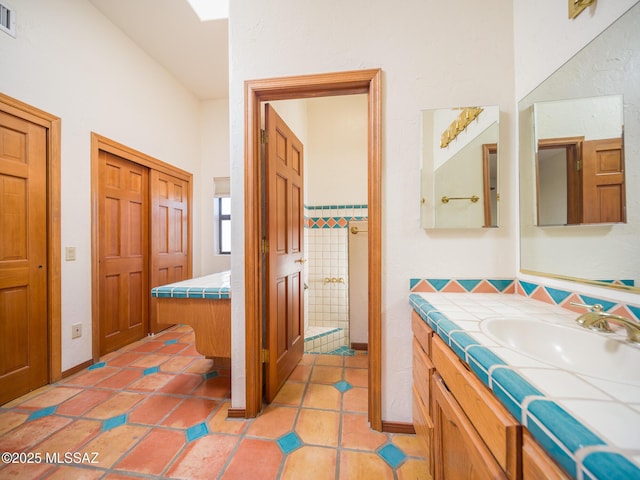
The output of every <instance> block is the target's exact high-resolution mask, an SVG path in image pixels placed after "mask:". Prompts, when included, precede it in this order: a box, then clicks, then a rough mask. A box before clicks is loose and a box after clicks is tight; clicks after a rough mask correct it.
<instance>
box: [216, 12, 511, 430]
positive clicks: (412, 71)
mask: <svg viewBox="0 0 640 480" xmlns="http://www.w3.org/2000/svg"><path fill="white" fill-rule="evenodd" d="M487 25H491V28H487ZM374 26H375V27H374ZM229 31H230V48H231V57H230V58H231V64H230V79H231V82H230V84H231V85H230V122H231V172H232V175H231V176H232V188H233V189H234V195H237V192H238V191H243V184H242V178H243V174H244V171H243V168H244V126H243V125H244V92H243V82H244V81H245V80H249V79H258V78H269V77H281V76H287V75H302V74H310V73H321V72H335V71H345V70H354V69H364V68H378V67H379V68H381V69H382V71H383V105H382V108H383V139H382V144H383V185H382V190H383V211H382V221H383V225H382V226H383V238H382V242H383V252H382V257H383V264H382V273H383V286H382V287H383V304H382V308H383V311H382V335H383V345H382V357H383V358H382V362H383V365H382V367H383V378H382V388H383V398H382V408H383V411H382V418H383V419H384V420H389V421H407V422H408V421H410V420H411V349H410V348H409V345H410V342H411V329H410V324H409V318H410V308H409V302H408V291H409V279H410V278H412V277H422V276H424V275H433V276H441V275H448V276H478V275H480V276H499V277H513V276H514V275H515V262H514V258H515V248H516V244H515V198H516V197H515V181H514V175H515V170H514V164H515V153H514V152H515V149H514V145H515V144H514V142H513V140H512V139H513V138H514V137H515V132H514V130H513V127H512V126H513V124H514V119H513V113H514V100H513V99H514V91H513V50H512V34H513V32H512V2H511V1H509V0H489V1H487V2H482V3H473V2H465V5H464V8H462V5H460V3H459V2H436V1H434V0H431V1H424V0H409V1H406V2H403V4H402V8H399V7H398V6H397V5H394V4H392V3H390V2H382V1H374V2H371V1H365V0H354V1H351V2H340V1H338V0H328V1H325V2H312V3H309V2H298V1H295V0H278V1H274V2H269V3H268V4H267V3H264V2H257V1H255V2H232V3H231V5H230V19H229ZM451 105H499V106H500V111H501V116H502V118H501V127H502V130H501V139H500V145H501V159H503V160H504V161H503V162H502V163H501V165H502V167H501V168H503V170H502V172H501V177H500V178H501V179H504V181H503V185H501V188H500V191H501V192H502V194H503V202H504V206H503V207H502V208H503V211H502V212H501V213H502V214H503V217H502V218H503V219H504V221H503V223H502V225H503V227H501V228H500V229H490V230H487V231H478V232H473V233H466V232H464V233H462V232H458V231H456V232H453V233H452V232H444V233H442V232H439V233H436V234H429V235H427V233H426V232H425V231H424V230H422V229H421V228H420V227H419V222H418V218H419V207H420V186H419V164H420V111H421V110H424V109H428V108H440V107H445V106H451ZM236 198H237V197H236ZM243 209H244V205H243V203H242V202H237V203H235V204H234V206H233V212H232V215H234V217H235V218H240V217H241V216H242V214H243ZM233 236H234V239H235V240H234V241H235V242H239V241H241V239H242V238H243V237H244V228H243V225H242V224H241V223H240V222H236V223H234V228H233ZM243 265H244V256H243V255H242V256H241V255H237V256H236V255H234V256H233V258H232V277H231V278H232V288H233V291H234V297H233V302H232V303H233V305H232V319H233V328H232V346H233V355H234V358H235V359H236V360H237V361H236V362H235V363H234V367H233V379H232V390H233V392H234V393H233V399H232V403H233V406H234V407H238V408H239V407H242V406H244V402H245V378H244V358H245V352H244V337H245V328H244V320H245V319H244V300H245V299H244V292H241V290H242V288H243V285H244V269H243ZM236 292H238V294H237V295H236Z"/></svg>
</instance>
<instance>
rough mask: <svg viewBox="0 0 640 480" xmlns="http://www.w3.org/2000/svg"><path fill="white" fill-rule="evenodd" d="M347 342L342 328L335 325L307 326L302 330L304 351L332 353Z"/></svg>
mask: <svg viewBox="0 0 640 480" xmlns="http://www.w3.org/2000/svg"><path fill="white" fill-rule="evenodd" d="M346 344H347V340H346V339H345V337H344V330H343V329H341V328H336V327H315V326H314V327H307V329H306V330H305V331H304V351H305V352H306V353H332V352H334V351H336V350H338V349H339V348H340V347H343V346H345V345H346Z"/></svg>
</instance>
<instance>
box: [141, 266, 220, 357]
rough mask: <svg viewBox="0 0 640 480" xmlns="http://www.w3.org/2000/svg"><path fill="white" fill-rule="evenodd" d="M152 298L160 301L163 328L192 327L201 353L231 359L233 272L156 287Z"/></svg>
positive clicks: (159, 319) (197, 348)
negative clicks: (231, 280)
mask: <svg viewBox="0 0 640 480" xmlns="http://www.w3.org/2000/svg"><path fill="white" fill-rule="evenodd" d="M151 296H152V297H154V298H156V299H157V315H158V317H157V320H158V323H159V324H164V325H167V324H168V325H173V324H176V323H180V324H185V325H189V326H190V327H192V328H193V331H194V333H195V345H196V350H198V352H199V353H201V354H202V355H204V356H206V357H212V358H231V288H230V272H228V271H227V272H220V273H214V274H212V275H206V276H203V277H198V278H192V279H190V280H184V281H182V282H176V283H171V284H168V285H162V286H159V287H154V288H153V289H152V290H151Z"/></svg>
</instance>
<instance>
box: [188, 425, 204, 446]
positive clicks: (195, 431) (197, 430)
mask: <svg viewBox="0 0 640 480" xmlns="http://www.w3.org/2000/svg"><path fill="white" fill-rule="evenodd" d="M208 433H209V429H208V428H207V424H206V423H204V422H202V423H199V424H197V425H194V426H193V427H189V428H187V443H189V442H193V441H194V440H197V439H198V438H200V437H204V436H205V435H207V434H208Z"/></svg>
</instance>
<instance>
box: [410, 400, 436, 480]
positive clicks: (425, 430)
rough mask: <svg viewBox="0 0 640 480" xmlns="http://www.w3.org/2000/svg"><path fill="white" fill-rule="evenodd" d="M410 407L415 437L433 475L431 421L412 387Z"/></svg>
mask: <svg viewBox="0 0 640 480" xmlns="http://www.w3.org/2000/svg"><path fill="white" fill-rule="evenodd" d="M412 409H413V428H415V430H416V437H417V438H418V440H419V441H420V444H421V445H422V447H423V449H424V453H423V454H424V459H425V461H426V462H427V465H428V468H429V473H430V474H431V476H433V423H432V422H431V417H430V416H429V414H428V413H427V409H426V407H425V405H424V403H423V402H422V399H421V398H420V395H419V394H418V392H417V391H416V389H415V388H414V389H413V407H412Z"/></svg>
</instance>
